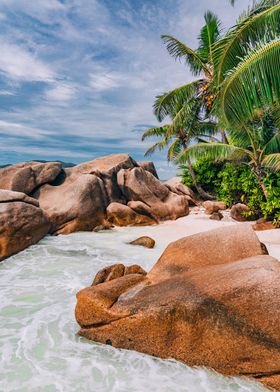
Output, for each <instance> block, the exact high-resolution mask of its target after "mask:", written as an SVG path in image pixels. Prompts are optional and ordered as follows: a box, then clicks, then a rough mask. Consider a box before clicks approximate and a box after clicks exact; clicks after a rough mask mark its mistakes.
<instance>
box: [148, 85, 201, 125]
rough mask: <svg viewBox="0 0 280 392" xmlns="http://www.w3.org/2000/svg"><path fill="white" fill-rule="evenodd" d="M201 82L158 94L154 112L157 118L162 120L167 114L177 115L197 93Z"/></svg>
mask: <svg viewBox="0 0 280 392" xmlns="http://www.w3.org/2000/svg"><path fill="white" fill-rule="evenodd" d="M200 82H201V81H200V80H197V81H194V82H191V83H188V84H185V85H183V86H181V87H178V88H175V89H174V90H171V91H169V92H167V93H164V94H162V95H158V96H157V97H156V101H155V103H154V114H155V116H156V117H157V119H158V120H159V121H162V120H163V119H164V118H165V117H166V116H171V117H172V115H175V114H176V112H177V111H178V108H179V107H181V106H182V105H183V104H184V103H185V102H186V101H189V100H190V99H191V98H192V97H193V96H194V95H195V94H196V91H197V88H198V86H199V83H200Z"/></svg>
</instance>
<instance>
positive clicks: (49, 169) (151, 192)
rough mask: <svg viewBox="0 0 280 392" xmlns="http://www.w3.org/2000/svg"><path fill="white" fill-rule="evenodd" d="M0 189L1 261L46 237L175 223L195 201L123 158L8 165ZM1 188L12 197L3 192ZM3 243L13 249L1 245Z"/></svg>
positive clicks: (0, 174)
mask: <svg viewBox="0 0 280 392" xmlns="http://www.w3.org/2000/svg"><path fill="white" fill-rule="evenodd" d="M0 190H1V192H2V194H1V197H2V200H0V203H1V204H0V207H1V214H0V219H1V222H2V223H3V224H2V226H1V233H2V234H1V238H0V242H1V244H2V245H1V248H0V258H1V259H3V258H5V257H8V256H9V255H11V254H13V253H16V252H17V251H19V250H22V249H24V248H25V247H26V246H28V245H29V244H31V243H35V242H36V241H38V240H39V239H40V238H42V236H43V235H45V234H46V233H50V234H68V233H72V232H75V231H92V230H94V229H95V228H99V229H100V228H104V227H105V228H106V227H110V226H111V225H112V224H113V225H118V226H127V225H153V224H157V223H158V222H159V221H163V220H167V219H177V218H179V217H182V216H185V215H187V214H188V212H189V202H192V201H191V200H192V197H193V194H192V193H191V191H190V190H189V189H188V188H187V187H185V186H183V185H182V184H180V183H178V182H176V184H174V185H172V187H171V186H170V185H165V184H162V183H161V182H160V181H159V179H158V178H157V173H156V170H155V167H154V165H153V163H152V162H142V163H137V162H135V161H134V160H133V159H132V158H131V157H130V156H129V155H127V154H117V155H111V156H107V157H103V158H98V159H95V160H93V161H90V162H85V163H81V164H79V165H76V166H74V167H71V168H66V169H63V168H62V165H61V163H59V162H51V163H38V162H26V163H20V164H16V165H11V166H8V167H5V168H2V169H0ZM4 190H5V191H10V192H11V193H10V194H8V193H5V194H4V193H3V192H4ZM13 192H14V193H13ZM18 192H21V195H19V194H18ZM4 199H5V200H4ZM9 199H10V200H9ZM16 202H17V204H15V203H16ZM193 202H194V203H195V201H193ZM21 209H22V211H21ZM21 214H22V215H23V217H22V218H21ZM15 217H17V221H16V220H15ZM32 217H33V218H32ZM39 226H40V229H39ZM14 233H16V236H17V241H15V236H14ZM35 233H37V234H35ZM21 237H22V238H25V239H24V240H23V239H21ZM27 238H29V239H27ZM7 241H8V242H9V243H10V244H11V243H13V245H9V246H6V245H4V243H5V244H6V242H7ZM17 244H18V245H17Z"/></svg>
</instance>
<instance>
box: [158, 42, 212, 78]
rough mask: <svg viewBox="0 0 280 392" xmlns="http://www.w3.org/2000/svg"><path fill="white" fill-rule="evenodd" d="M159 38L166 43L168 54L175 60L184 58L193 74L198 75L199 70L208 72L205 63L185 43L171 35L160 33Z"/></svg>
mask: <svg viewBox="0 0 280 392" xmlns="http://www.w3.org/2000/svg"><path fill="white" fill-rule="evenodd" d="M161 38H162V39H163V42H164V43H165V44H166V48H167V50H168V52H169V53H170V55H171V56H172V57H174V58H175V59H176V60H178V59H179V60H181V59H184V60H185V62H186V64H187V65H188V66H189V67H190V70H191V72H192V73H193V74H194V75H199V74H200V73H201V71H204V72H205V73H208V72H209V69H208V67H207V64H206V63H205V62H204V61H203V59H202V58H201V57H200V56H199V54H198V53H196V52H195V51H194V50H192V49H191V48H189V47H188V46H187V45H185V44H183V43H182V42H180V41H179V40H178V39H177V38H175V37H172V36H171V35H162V36H161Z"/></svg>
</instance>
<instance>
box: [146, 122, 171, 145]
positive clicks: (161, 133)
mask: <svg viewBox="0 0 280 392" xmlns="http://www.w3.org/2000/svg"><path fill="white" fill-rule="evenodd" d="M166 132H167V125H164V126H162V127H154V128H149V129H147V130H146V131H145V132H144V133H143V135H142V139H141V140H142V142H143V141H144V140H145V139H147V138H149V137H165V136H166Z"/></svg>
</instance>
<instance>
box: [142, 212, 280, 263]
mask: <svg viewBox="0 0 280 392" xmlns="http://www.w3.org/2000/svg"><path fill="white" fill-rule="evenodd" d="M244 224H251V223H240V222H236V221H234V220H233V219H231V218H230V216H229V212H227V211H225V212H224V218H223V220H221V221H215V220H211V219H209V216H208V215H205V214H204V212H203V210H202V209H201V210H200V211H198V210H196V209H195V208H193V209H191V212H190V215H188V216H186V217H184V218H180V219H177V220H176V221H167V222H164V223H162V224H160V225H159V226H148V227H145V230H142V231H145V235H148V236H151V237H153V238H154V239H155V240H156V243H157V244H160V245H161V247H165V246H167V245H168V244H169V243H170V242H172V241H176V240H177V239H179V238H182V237H185V236H188V235H192V234H196V233H200V232H203V231H208V230H212V229H216V228H219V227H225V226H230V225H244ZM256 234H257V235H258V237H259V239H260V241H261V242H263V243H265V245H266V246H267V248H268V251H269V254H270V255H271V256H274V257H276V258H277V259H278V260H280V229H275V230H266V231H259V232H256Z"/></svg>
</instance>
